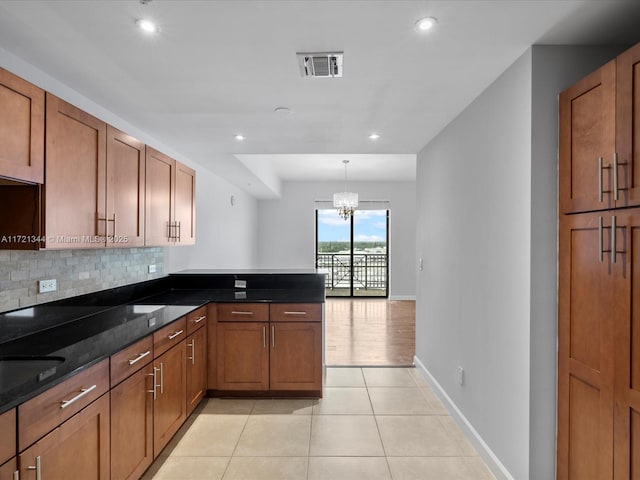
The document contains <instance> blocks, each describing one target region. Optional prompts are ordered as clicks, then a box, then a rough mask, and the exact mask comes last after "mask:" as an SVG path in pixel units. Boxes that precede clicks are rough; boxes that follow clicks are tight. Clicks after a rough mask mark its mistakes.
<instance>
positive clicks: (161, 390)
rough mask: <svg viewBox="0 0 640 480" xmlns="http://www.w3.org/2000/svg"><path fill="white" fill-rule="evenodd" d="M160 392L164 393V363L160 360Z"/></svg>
mask: <svg viewBox="0 0 640 480" xmlns="http://www.w3.org/2000/svg"><path fill="white" fill-rule="evenodd" d="M160 393H161V394H164V364H163V363H162V362H160Z"/></svg>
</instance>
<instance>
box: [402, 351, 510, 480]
mask: <svg viewBox="0 0 640 480" xmlns="http://www.w3.org/2000/svg"><path fill="white" fill-rule="evenodd" d="M413 362H414V364H415V366H416V370H417V371H418V372H420V374H421V375H422V376H423V378H424V379H425V380H426V382H427V383H428V384H429V385H431V387H432V388H433V391H434V392H435V394H436V395H437V396H438V397H439V398H440V400H441V401H442V403H443V404H444V406H445V408H446V409H447V410H448V411H449V414H450V415H451V418H453V419H454V420H455V422H456V423H457V424H458V426H459V427H460V428H461V429H462V431H463V432H464V434H465V435H466V437H467V438H468V439H469V441H470V442H471V444H472V445H473V446H474V447H475V449H476V450H477V451H478V453H479V454H480V456H481V457H482V459H483V460H484V461H485V463H486V464H487V466H488V467H489V470H491V473H493V475H494V476H495V477H496V479H497V480H514V478H513V476H512V475H511V474H510V473H509V471H508V470H507V468H506V467H505V466H504V465H503V464H502V462H501V461H500V460H499V459H498V457H497V456H496V454H495V453H493V451H492V450H491V448H489V445H487V444H486V442H485V441H484V440H483V439H482V437H481V436H480V434H479V433H478V432H477V431H476V429H475V428H473V425H471V423H470V422H469V420H467V418H466V417H465V416H464V415H463V413H462V412H461V411H460V409H458V407H457V406H456V404H455V403H453V400H451V398H450V397H449V395H447V392H445V391H444V389H443V388H442V387H441V386H440V384H439V383H438V381H437V380H436V379H435V378H434V377H433V375H431V373H430V372H429V370H427V367H425V366H424V364H423V363H422V362H421V361H420V359H419V358H418V357H417V356H414V357H413Z"/></svg>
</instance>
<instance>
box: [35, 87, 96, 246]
mask: <svg viewBox="0 0 640 480" xmlns="http://www.w3.org/2000/svg"><path fill="white" fill-rule="evenodd" d="M46 138H47V142H46V155H47V170H46V176H45V188H44V192H45V196H44V224H45V232H46V235H47V241H46V243H45V246H46V248H56V249H67V248H82V247H84V248H89V247H92V248H96V247H99V246H101V245H100V244H99V243H98V241H95V242H94V241H93V240H94V239H96V238H95V237H98V236H100V235H102V236H104V235H106V224H107V223H108V222H107V218H106V161H107V125H106V123H104V122H102V121H101V120H98V119H97V118H95V117H92V116H91V115H89V114H88V113H86V112H83V111H82V110H80V109H79V108H76V107H74V106H73V105H71V104H69V103H67V102H64V101H63V100H61V99H59V98H57V97H55V96H53V95H51V94H47V137H46ZM96 240H97V239H96Z"/></svg>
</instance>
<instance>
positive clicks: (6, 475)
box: [0, 457, 18, 480]
mask: <svg viewBox="0 0 640 480" xmlns="http://www.w3.org/2000/svg"><path fill="white" fill-rule="evenodd" d="M17 472H18V461H17V460H16V457H13V458H12V459H11V460H9V461H8V462H6V463H5V464H4V465H2V466H0V480H18V474H17Z"/></svg>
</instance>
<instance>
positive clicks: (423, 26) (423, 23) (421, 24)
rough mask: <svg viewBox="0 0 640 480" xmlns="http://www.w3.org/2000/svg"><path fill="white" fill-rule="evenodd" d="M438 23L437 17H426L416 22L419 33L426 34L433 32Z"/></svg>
mask: <svg viewBox="0 0 640 480" xmlns="http://www.w3.org/2000/svg"><path fill="white" fill-rule="evenodd" d="M436 23H438V19H437V18H435V17H425V18H421V19H420V20H418V21H417V22H416V30H417V31H419V32H426V31H428V30H431V29H432V28H433V27H434V26H435V25H436Z"/></svg>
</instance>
